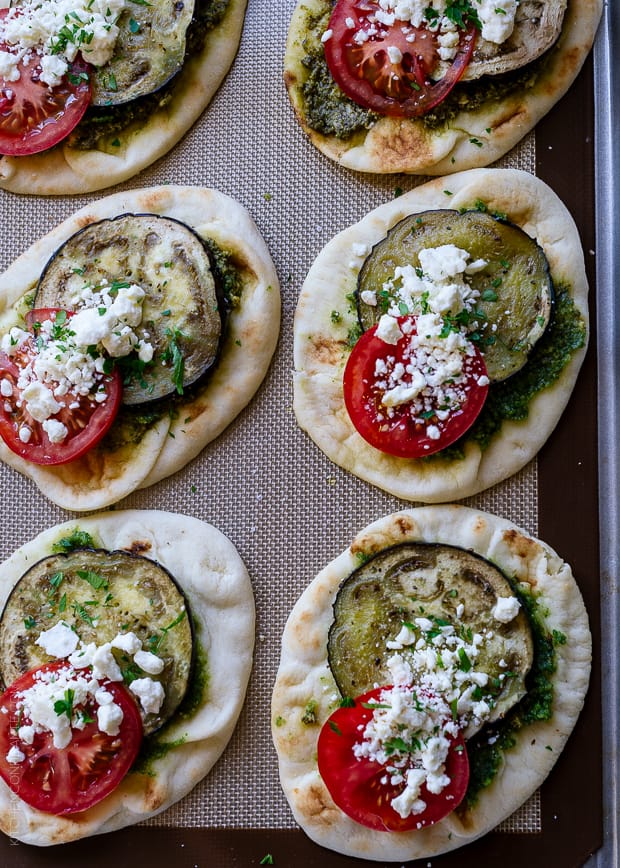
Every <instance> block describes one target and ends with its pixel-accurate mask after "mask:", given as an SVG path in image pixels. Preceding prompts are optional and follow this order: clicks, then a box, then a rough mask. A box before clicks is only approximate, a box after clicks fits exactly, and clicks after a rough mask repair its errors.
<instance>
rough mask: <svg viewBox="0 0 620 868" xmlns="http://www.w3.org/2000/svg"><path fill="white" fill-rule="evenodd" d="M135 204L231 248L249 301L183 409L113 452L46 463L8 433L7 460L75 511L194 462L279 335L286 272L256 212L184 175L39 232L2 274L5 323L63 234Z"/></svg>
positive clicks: (0, 447) (251, 389)
mask: <svg viewBox="0 0 620 868" xmlns="http://www.w3.org/2000/svg"><path fill="white" fill-rule="evenodd" d="M132 212H133V213H141V212H142V213H151V214H159V215H162V216H163V215H165V216H168V217H172V218H175V219H177V220H180V221H181V222H183V223H185V224H186V225H188V226H190V227H191V228H192V229H194V230H195V231H197V232H198V234H202V235H204V236H205V237H210V238H213V239H214V240H215V241H216V242H217V243H219V244H220V245H221V246H222V247H223V248H224V249H226V250H230V251H231V253H232V255H233V260H234V261H235V262H236V263H237V264H238V265H239V267H240V269H241V273H242V276H243V280H244V287H243V293H242V298H241V304H240V307H239V308H235V309H234V310H233V312H232V314H231V316H230V319H229V328H228V331H227V334H226V339H225V342H224V346H223V349H222V354H221V358H220V360H219V362H218V367H217V369H216V371H215V372H214V374H213V375H212V376H211V377H210V378H209V379H208V380H207V381H206V382H205V384H204V385H202V386H200V387H199V388H198V389H197V391H196V394H195V396H194V397H193V398H192V399H191V400H190V401H188V402H187V403H185V404H183V405H182V408H181V410H180V414H179V417H178V418H175V419H170V418H169V417H168V416H164V417H162V418H161V419H160V420H159V422H157V424H156V425H154V426H153V427H152V428H151V429H150V430H149V431H148V432H147V433H146V435H145V436H144V437H143V438H142V440H141V441H140V442H139V443H135V444H127V445H125V446H123V447H121V448H120V449H117V450H116V451H114V452H106V451H105V449H104V448H95V450H92V451H91V452H89V453H87V454H86V455H85V456H84V457H83V458H80V459H78V460H77V461H72V462H70V464H66V465H59V466H57V467H40V466H37V465H33V464H31V463H30V462H27V461H24V459H22V458H20V457H19V456H18V455H15V454H14V453H13V452H11V450H10V449H8V447H6V446H5V445H4V443H3V442H0V460H2V461H4V462H5V463H7V464H9V465H10V466H11V467H13V468H14V469H16V470H19V472H20V473H23V474H24V475H25V476H28V477H30V478H31V479H32V480H33V481H34V482H35V483H36V484H37V486H38V487H39V488H40V489H41V491H42V492H43V494H45V495H46V496H47V497H48V498H49V499H50V500H52V501H53V502H54V503H57V504H58V505H59V506H62V507H64V508H66V509H70V510H74V511H76V512H81V511H88V510H95V509H101V508H103V507H105V506H109V505H110V504H112V503H116V502H117V501H119V500H121V499H122V498H123V497H125V496H127V495H128V494H130V493H131V492H133V491H135V490H136V489H137V488H143V487H145V486H148V485H151V484H153V483H154V482H157V481H158V480H160V479H162V478H164V477H166V476H169V475H171V474H172V473H175V472H176V471H177V470H180V469H181V468H182V467H183V466H185V464H187V463H188V462H189V461H190V460H191V459H193V458H194V457H195V456H196V455H197V454H198V453H199V452H200V451H201V450H202V449H203V448H204V447H205V446H206V445H207V444H208V443H210V442H211V441H212V440H213V439H214V438H215V437H217V436H218V435H219V434H220V433H221V432H222V431H223V430H224V428H225V427H226V426H227V425H228V424H230V422H232V420H233V419H234V418H235V416H236V415H237V414H238V413H239V412H241V410H242V409H243V408H244V407H245V406H246V405H247V403H248V402H249V401H250V399H251V398H252V396H253V395H254V393H255V392H256V390H257V389H258V387H259V385H260V383H261V382H262V380H263V379H264V377H265V375H266V373H267V370H268V367H269V364H270V361H271V357H272V355H273V353H274V351H275V348H276V344H277V340H278V336H279V330H280V287H279V281H278V277H277V274H276V271H275V267H274V265H273V262H272V260H271V257H270V254H269V251H268V249H267V246H266V244H265V241H264V240H263V238H262V236H261V234H260V232H259V230H258V228H257V226H256V224H255V223H254V221H253V219H252V217H251V216H250V214H249V212H248V211H247V210H246V208H245V207H244V206H243V205H241V204H240V203H239V202H237V201H236V200H234V199H232V198H231V197H230V196H227V195H226V194H224V193H220V192H219V191H217V190H211V189H207V188H203V187H189V186H175V185H162V186H157V187H149V188H144V189H139V190H130V191H127V192H122V193H115V194H113V195H111V196H106V197H104V198H102V199H99V200H97V201H95V202H93V203H91V204H89V205H87V206H85V207H84V208H82V209H80V210H79V211H78V212H77V213H75V214H74V215H72V216H71V217H69V218H67V219H66V220H65V221H64V222H63V223H61V224H59V225H58V226H56V227H55V228H54V229H52V231H51V232H49V233H48V234H47V235H45V236H44V237H43V238H41V239H40V240H39V241H36V242H35V243H34V244H33V245H32V246H31V247H30V248H29V249H28V250H26V251H25V252H24V253H23V254H22V255H21V256H20V257H19V258H18V259H16V260H15V261H14V262H13V264H12V265H10V266H9V268H8V269H7V270H6V271H5V272H4V273H3V274H2V275H0V328H4V329H6V328H8V326H9V325H10V324H12V322H13V321H14V320H15V314H14V311H13V307H14V306H15V305H16V304H17V303H18V302H19V300H20V299H21V298H22V297H23V296H24V295H25V294H27V293H28V292H30V291H32V290H33V289H34V287H35V286H36V283H37V281H38V278H39V275H40V273H41V271H42V269H43V267H44V265H45V264H46V262H47V261H48V259H49V258H50V256H52V255H53V253H54V252H55V250H56V249H57V248H58V247H59V246H60V244H62V243H63V242H64V241H65V240H66V239H67V238H69V237H70V236H71V235H73V234H74V233H75V232H77V231H78V230H79V229H82V228H83V227H84V226H87V225H89V224H91V223H94V222H97V221H99V220H103V219H105V218H107V217H113V216H116V215H118V214H123V213H132Z"/></svg>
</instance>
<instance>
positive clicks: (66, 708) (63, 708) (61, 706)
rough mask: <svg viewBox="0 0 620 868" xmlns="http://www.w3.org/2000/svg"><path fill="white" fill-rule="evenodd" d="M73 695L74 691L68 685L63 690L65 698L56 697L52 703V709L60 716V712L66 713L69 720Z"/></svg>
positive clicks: (71, 713) (71, 712)
mask: <svg viewBox="0 0 620 868" xmlns="http://www.w3.org/2000/svg"><path fill="white" fill-rule="evenodd" d="M74 696H75V692H74V691H73V690H72V689H71V688H70V687H68V688H67V689H66V690H65V698H64V699H57V700H56V702H55V703H54V711H55V712H56V714H57V715H58V716H59V717H60V716H61V715H62V714H66V715H67V717H68V718H69V720H71V717H72V716H73V699H74Z"/></svg>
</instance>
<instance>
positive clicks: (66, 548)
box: [52, 527, 96, 554]
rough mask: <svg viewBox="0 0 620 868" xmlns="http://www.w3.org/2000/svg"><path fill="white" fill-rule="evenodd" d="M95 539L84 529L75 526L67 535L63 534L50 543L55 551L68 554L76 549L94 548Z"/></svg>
mask: <svg viewBox="0 0 620 868" xmlns="http://www.w3.org/2000/svg"><path fill="white" fill-rule="evenodd" d="M94 548H96V544H95V540H94V539H93V538H92V536H91V535H90V534H89V533H88V532H87V531H85V530H80V529H79V527H75V528H74V529H73V530H72V531H71V533H70V534H69V535H68V536H63V537H61V538H60V539H59V540H57V541H56V542H55V543H54V544H53V545H52V551H53V552H55V553H61V554H68V553H69V552H73V551H75V550H76V549H94Z"/></svg>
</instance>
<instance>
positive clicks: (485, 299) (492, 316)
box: [357, 209, 553, 382]
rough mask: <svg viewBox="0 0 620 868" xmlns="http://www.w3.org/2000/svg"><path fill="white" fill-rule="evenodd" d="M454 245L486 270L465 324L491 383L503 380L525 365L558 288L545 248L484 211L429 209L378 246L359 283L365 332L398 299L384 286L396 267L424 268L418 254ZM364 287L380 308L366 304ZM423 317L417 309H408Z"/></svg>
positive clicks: (477, 278) (475, 284)
mask: <svg viewBox="0 0 620 868" xmlns="http://www.w3.org/2000/svg"><path fill="white" fill-rule="evenodd" d="M444 244H454V245H455V246H456V247H459V248H461V249H463V250H466V251H467V252H468V253H469V254H470V256H471V261H472V262H473V261H475V260H479V259H482V260H485V262H486V263H487V265H486V266H485V267H484V268H482V269H481V270H480V271H477V272H476V273H475V274H472V275H470V276H468V277H467V282H468V283H469V284H470V286H471V287H472V288H473V289H474V290H477V291H478V293H479V297H478V301H477V304H476V306H475V309H474V311H473V314H472V315H471V316H470V318H469V319H470V322H469V323H468V324H467V325H468V327H469V328H470V330H471V333H472V334H473V335H475V336H476V337H477V340H478V346H479V347H480V349H481V351H482V352H483V353H484V357H485V362H486V366H487V371H488V374H489V378H490V379H491V381H494V382H496V381H499V380H505V379H506V378H507V377H509V376H511V374H514V373H516V372H517V371H518V370H519V369H520V368H522V367H523V365H524V364H525V363H526V362H527V359H528V356H529V354H530V351H531V349H532V347H533V346H534V344H535V343H536V342H537V341H538V340H539V338H540V337H541V336H542V335H543V333H544V331H545V329H546V327H547V324H548V323H549V319H550V316H551V309H552V304H553V284H552V280H551V275H550V272H549V263H548V262H547V257H546V256H545V254H544V251H543V250H542V248H541V247H540V246H539V245H538V244H537V243H536V241H535V240H534V239H533V238H530V236H529V235H527V234H526V233H525V232H524V231H523V230H522V229H520V228H519V227H518V226H515V225H514V224H513V223H509V222H507V221H505V220H500V219H498V218H497V217H494V216H492V215H491V214H489V213H486V212H484V211H474V210H472V211H465V212H459V211H454V210H444V209H442V210H438V211H424V212H422V213H420V214H412V215H410V216H409V217H406V218H405V219H404V220H401V221H400V223H397V224H396V226H394V227H393V228H392V229H390V231H389V232H388V234H387V236H386V237H385V238H383V239H382V240H381V241H379V243H378V244H376V245H375V246H374V247H373V249H372V251H371V253H370V254H369V256H368V258H367V259H366V261H365V262H364V264H363V266H362V269H361V271H360V274H359V279H358V291H357V303H358V314H359V319H360V324H361V326H362V328H363V329H364V330H366V329H368V328H370V326H372V325H374V323H375V322H376V321H377V320H378V319H379V317H380V316H381V314H382V313H384V312H385V310H386V308H387V307H388V306H389V304H390V299H391V298H392V297H393V295H391V293H390V291H386V290H385V285H386V284H388V282H390V281H393V278H394V269H395V268H396V267H397V266H405V265H412V266H413V267H414V268H418V267H419V264H420V263H419V258H418V257H419V252H420V250H422V249H424V248H428V247H440V246H441V245H444ZM364 290H371V291H372V292H373V293H375V295H376V296H377V302H378V303H377V305H370V304H366V303H365V302H364V301H363V300H362V293H363V292H364ZM410 312H411V313H417V312H419V311H410Z"/></svg>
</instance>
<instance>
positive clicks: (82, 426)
mask: <svg viewBox="0 0 620 868" xmlns="http://www.w3.org/2000/svg"><path fill="white" fill-rule="evenodd" d="M57 313H60V311H56V310H51V309H44V310H34V311H30V312H29V313H28V316H27V317H26V321H27V323H28V326H29V328H31V329H34V328H35V326H34V324H35V323H37V322H39V323H40V322H44V321H45V320H48V319H53V318H55V316H56V314H57ZM62 313H66V315H67V317H70V316H72V315H73V314H72V313H71V312H67V311H62ZM35 355H36V338H35V335H33V337H32V338H31V339H30V340H29V341H27V342H25V343H24V345H23V349H20V351H19V352H18V353H16V354H15V355H14V356H8V355H7V354H6V353H3V352H0V387H1V384H2V382H3V381H7V382H8V383H10V386H11V391H12V395H11V396H10V397H0V437H2V439H3V440H4V442H5V443H6V445H7V446H8V447H9V449H11V450H12V451H13V452H15V453H16V454H17V455H19V456H21V457H22V458H25V459H26V460H27V461H32V462H33V463H34V464H49V465H51V464H66V463H67V462H69V461H73V460H74V459H76V458H79V457H80V456H81V455H84V453H85V452H88V450H89V449H92V448H93V446H95V445H96V444H97V443H98V442H99V441H100V440H101V438H102V437H103V436H104V434H105V433H106V432H107V431H108V430H109V428H110V426H111V425H112V423H113V422H114V419H115V418H116V414H117V412H118V409H119V407H120V404H121V398H122V383H121V376H120V374H119V372H118V370H117V369H116V368H114V369H113V370H112V372H111V373H110V374H106V375H105V376H102V378H101V385H102V386H104V388H105V393H106V396H107V397H106V400H105V401H102V402H101V403H97V402H95V401H94V400H92V399H91V398H90V397H89V396H88V395H78V394H77V393H75V392H69V393H68V394H67V395H65V396H64V397H63V398H62V399H61V400H62V401H63V402H64V404H65V406H64V407H63V408H62V409H61V410H60V411H59V412H58V413H57V414H56V415H55V416H54V419H56V420H58V421H59V422H62V423H63V425H65V426H66V427H67V428H68V434H67V436H66V438H65V439H64V440H63V441H62V442H60V443H52V442H51V441H50V439H49V437H48V436H47V434H46V432H45V431H44V430H43V426H42V423H41V422H38V421H36V420H35V419H33V418H32V416H31V415H30V414H29V413H28V411H27V409H26V407H25V406H24V405H23V403H22V401H21V400H20V396H21V393H20V390H19V387H18V385H17V381H18V379H19V375H20V371H21V370H22V369H23V368H25V367H26V365H27V364H28V363H29V362H30V361H31V360H32V359H33V357H34V356H35ZM19 404H21V406H18V405H19ZM73 404H77V405H78V406H77V407H75V406H74V407H70V406H69V405H73ZM22 426H27V428H28V429H30V432H31V433H30V439H29V440H28V442H26V443H25V442H23V441H22V440H21V439H20V430H21V429H22Z"/></svg>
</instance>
